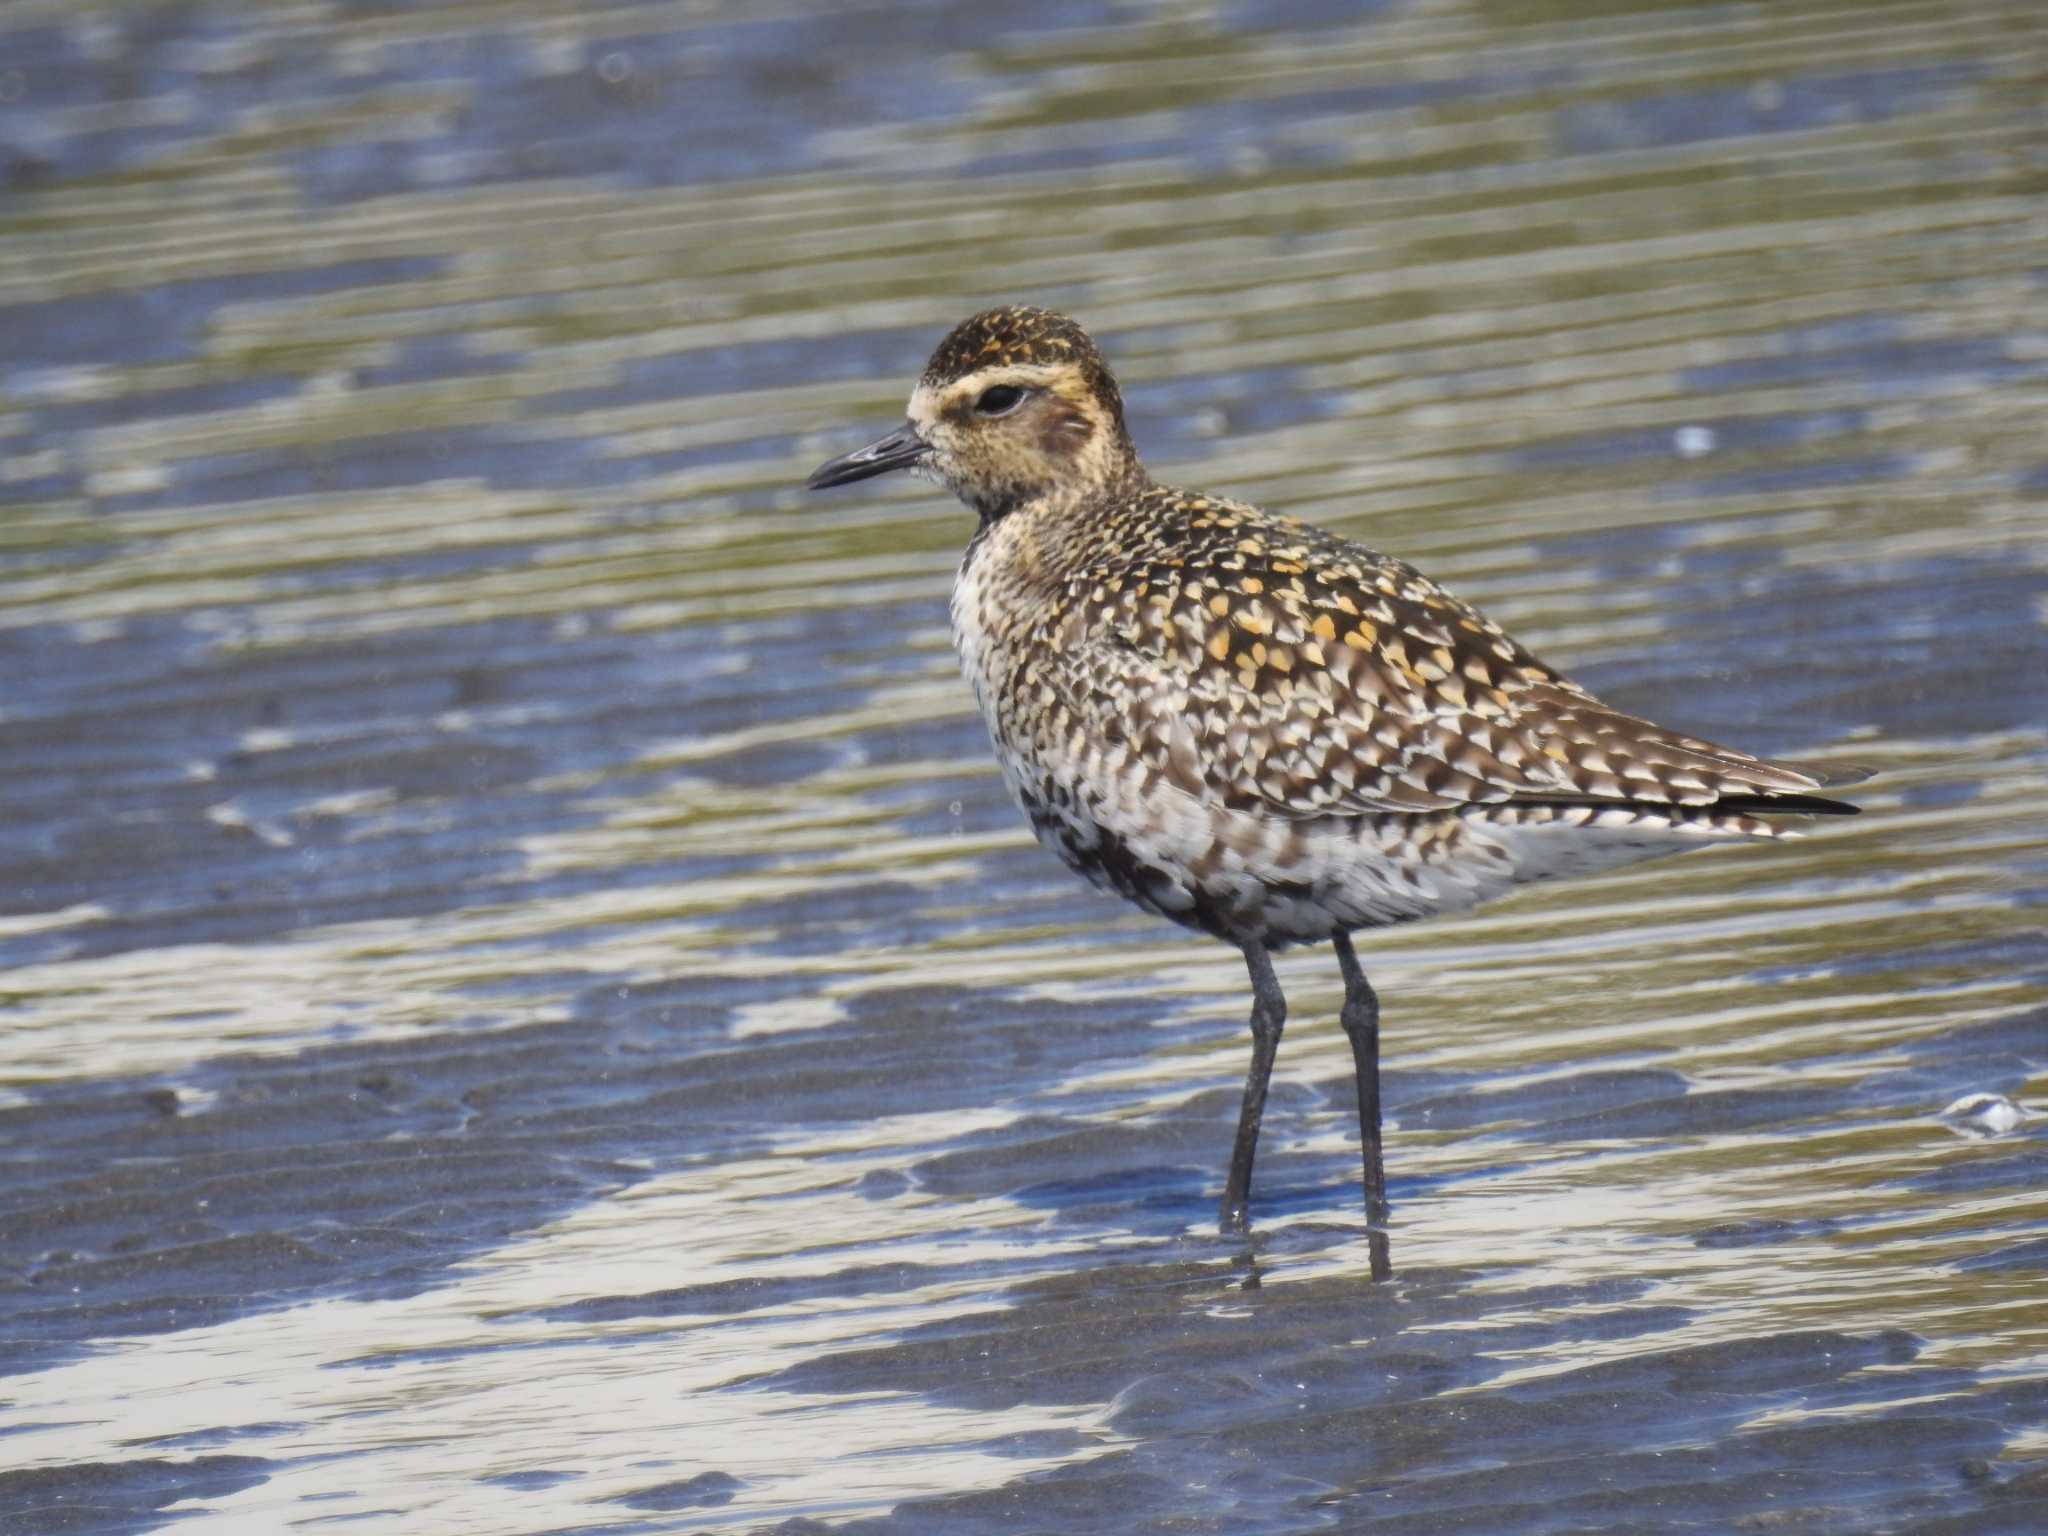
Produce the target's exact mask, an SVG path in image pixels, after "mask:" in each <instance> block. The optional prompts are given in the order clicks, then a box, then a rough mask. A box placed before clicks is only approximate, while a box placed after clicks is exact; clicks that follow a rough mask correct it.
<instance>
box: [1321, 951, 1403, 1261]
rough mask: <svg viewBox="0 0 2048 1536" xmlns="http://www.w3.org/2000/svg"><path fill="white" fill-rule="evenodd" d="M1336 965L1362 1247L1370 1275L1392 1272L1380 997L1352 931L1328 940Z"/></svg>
mask: <svg viewBox="0 0 2048 1536" xmlns="http://www.w3.org/2000/svg"><path fill="white" fill-rule="evenodd" d="M1330 942H1331V944H1332V945H1333V946H1335V948H1336V951H1337V968H1338V969H1339V970H1340V971H1342V972H1343V973H1344V1012H1343V1014H1342V1015H1341V1017H1342V1019H1343V1022H1344V1033H1345V1034H1346V1035H1347V1036H1349V1037H1350V1040H1351V1062H1352V1067H1353V1069H1354V1070H1355V1071H1356V1072H1357V1074H1358V1142H1359V1152H1360V1155H1361V1156H1362V1157H1363V1159H1364V1162H1365V1180H1364V1182H1365V1224H1366V1230H1367V1238H1366V1247H1367V1248H1368V1250H1369V1251H1370V1259H1371V1263H1372V1277H1373V1279H1375V1280H1384V1279H1386V1278H1387V1276H1388V1275H1390V1274H1392V1273H1393V1261H1392V1258H1391V1256H1390V1255H1389V1253H1388V1247H1387V1215H1388V1211H1387V1170H1386V1162H1385V1160H1384V1158H1383V1156H1382V1154H1381V1152H1380V1000H1379V998H1378V997H1376V996H1375V995H1374V994H1373V990H1372V983H1371V982H1369V981H1367V980H1366V979H1365V972H1364V970H1363V969H1361V968H1360V966H1359V964H1358V956H1357V955H1356V954H1354V953H1353V952H1352V949H1351V935H1350V934H1348V933H1340V934H1337V935H1336V936H1335V937H1334V938H1332V939H1331V941H1330Z"/></svg>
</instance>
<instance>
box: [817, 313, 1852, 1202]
mask: <svg viewBox="0 0 2048 1536" xmlns="http://www.w3.org/2000/svg"><path fill="white" fill-rule="evenodd" d="M1013 397H1015V399H1014V401H1013ZM881 450H886V452H884V453H882V455H881V457H883V458H887V459H888V460H889V462H888V463H887V464H881V467H898V466H908V467H912V468H914V469H916V470H917V471H918V472H920V473H923V474H926V475H928V476H930V477H932V478H936V479H938V480H940V481H942V482H943V483H945V484H947V485H948V486H950V487H951V488H952V489H953V490H954V491H955V492H956V493H957V494H958V495H959V496H960V497H961V499H962V500H964V501H966V502H967V503H968V505H969V506H971V507H973V508H975V510H976V511H978V512H979V513H980V517H981V523H980V527H979V528H978V529H977V531H976V532H975V534H974V537H973V539H972V541H971V542H970V544H969V546H968V549H967V554H966V557H965V559H964V560H963V562H962V564H961V569H960V577H959V581H958V584H957V585H956V587H955V590H954V594H953V604H952V616H953V633H954V638H955V641H956V643H957V645H958V648H959V652H960V657H961V662H962V666H963V668H964V670H965V672H966V674H967V678H968V681H969V682H970V683H971V684H972V685H973V688H974V692H975V696H976V699H977V700H978V701H979V703H980V706H981V712H982V714H983V716H984V718H985V719H986V720H987V721H988V725H989V731H990V734H991V736H992V738H993V741H994V744H995V749H996V755H997V758H998V760H999V761H1000V763H1001V765H1002V769H1003V774H1004V777H1005V779H1006V780H1007V781H1008V783H1009V786H1010V789H1011V791H1012V793H1013V794H1014V795H1015V796H1016V798H1017V800H1018V802H1019V803H1020V804H1021V805H1022V806H1023V808H1024V811H1025V813H1026V814H1027V815H1028V816H1029V817H1030V819H1031V824H1032V826H1033V828H1034V830H1035V831H1036V832H1037V835H1038V837H1039V839H1040V840H1041V841H1042V842H1044V843H1045V844H1046V845H1047V846H1048V847H1050V848H1051V849H1052V850H1053V851H1054V852H1056V853H1058V854H1059V856H1060V857H1061V858H1062V859H1064V860H1065V861H1066V862H1067V863H1068V864H1069V865H1071V866H1072V867H1073V868H1075V869H1076V870H1078V871H1080V872H1081V873H1082V874H1084V875H1086V876H1088V877H1089V878H1090V879H1091V880H1094V881H1095V882H1097V883H1098V884H1100V885H1103V886H1106V887H1108V888H1110V889H1112V890H1115V891H1117V892H1119V893H1120V894H1122V895H1124V896H1126V897H1128V898H1130V899H1131V900H1132V901H1135V902H1136V903H1138V904H1139V905H1140V906H1142V907H1144V908H1145V909H1147V910H1148V911H1152V912H1156V913H1158V914H1160V915H1161V916H1164V917H1168V918H1171V919H1173V920H1175V921H1177V922H1181V923H1184V924H1187V925H1188V926H1190V927H1194V928H1197V929H1200V930H1202V931H1204V932H1207V933H1210V934H1213V935H1215V936H1216V937H1218V938H1221V939H1225V940H1227V941H1229V942H1231V943H1234V944H1236V945H1238V946H1240V947H1241V948H1243V949H1245V951H1246V955H1247V959H1248V961H1249V962H1250V963H1251V965H1252V967H1253V980H1254V985H1255V988H1256V987H1258V986H1259V985H1260V983H1261V971H1260V967H1261V965H1262V964H1263V961H1262V959H1261V958H1260V957H1261V956H1262V955H1263V953H1264V952H1265V951H1267V950H1270V949H1273V948H1276V947H1279V946H1282V945H1286V944H1290V943H1297V942H1303V941H1314V940H1322V939H1334V940H1336V941H1337V942H1338V944H1339V957H1340V960H1344V961H1345V962H1346V970H1347V983H1349V981H1350V979H1351V972H1352V970H1353V969H1354V968H1355V962H1352V961H1350V960H1349V955H1350V951H1349V946H1348V944H1347V943H1346V942H1345V941H1344V938H1343V936H1344V935H1346V934H1348V933H1350V932H1353V931H1355V930H1358V929H1363V928H1371V927H1378V926H1382V925H1385V924H1388V923H1396V922H1402V921H1407V920H1410V919H1414V918H1421V917H1428V916H1432V915H1435V914H1438V913H1443V912H1452V911H1460V910H1464V909H1467V908H1469V907H1471V906H1473V905H1474V904H1476V903H1478V902H1481V901H1485V900H1488V899H1490V898H1493V897H1496V896H1500V895H1503V894H1505V893H1507V892H1508V891H1510V890H1513V889H1514V888H1516V887H1517V886H1520V885H1525V884H1528V883H1531V882H1533V881H1538V880H1545V879H1550V878H1553V877H1556V876H1560V875H1566V874H1577V873H1585V872H1589V871H1594V870H1600V869H1607V868H1612V867H1615V866H1617V865H1620V864H1624V863H1628V862H1631V861H1634V860H1637V859H1642V858H1646V857H1650V856H1653V855H1655V854H1658V853H1662V852H1666V851H1671V850H1675V849H1679V848H1683V847H1689V846H1698V845H1700V844H1702V843H1706V842H1712V841H1720V840H1742V839H1749V838H1756V837H1768V836H1772V835H1776V833H1777V828H1776V826H1775V825H1774V823H1772V822H1770V821H1768V820H1766V819H1765V817H1766V816H1767V815H1768V814H1769V813H1771V812H1838V811H1848V810H1851V809H1853V808H1852V807H1849V806H1846V805H1843V804H1841V803H1840V802H1837V801H1832V800H1826V799H1822V798H1820V797H1818V796H1816V795H1815V794H1814V793H1813V791H1815V790H1817V789H1819V788H1821V787H1822V785H1823V782H1824V780H1823V778H1822V776H1821V775H1820V774H1818V773H1816V772H1814V771H1811V770H1809V769H1807V768H1805V767H1803V766H1800V765H1795V764H1786V763H1775V764H1774V763H1767V762H1763V761H1761V760H1759V759H1757V758H1755V757H1753V756H1750V755H1749V754H1747V753H1744V752H1739V751H1735V750H1733V749H1731V748H1727V747H1722V746H1718V745H1715V744H1714V743H1712V742H1708V741H1704V740H1701V739H1699V738H1697V737H1694V736H1689V735H1686V734H1684V733H1682V732H1676V731H1669V730H1665V729H1663V728H1662V727H1659V726H1656V725H1653V724H1651V723H1650V722H1649V721H1646V720H1641V719H1638V718H1636V717H1634V716H1632V715H1628V714H1626V713H1623V712H1621V711H1619V710H1615V709H1613V708H1610V707H1609V706H1607V705H1605V704H1602V703H1601V702H1600V701H1599V700H1597V699H1596V698H1594V697H1593V696H1592V695H1591V694H1590V693H1588V692H1587V691H1586V690H1585V689H1583V688H1581V687H1580V686H1578V685H1577V684H1576V683H1573V682H1572V681H1570V680H1569V679H1568V678H1566V677H1564V676H1563V675H1562V674H1560V673H1559V672H1557V671H1556V670H1554V669H1553V668H1551V667H1549V666H1546V665H1545V664H1544V663H1543V662H1542V661H1540V660H1538V659H1537V658H1536V657H1535V656H1534V655H1532V654H1531V653H1530V652H1529V651H1528V650H1527V649H1526V648H1525V647H1524V646H1522V645H1521V644H1520V643H1519V642H1518V641H1516V640H1515V639H1514V638H1513V637H1511V636H1510V635H1508V634H1506V633H1505V632H1504V631H1503V630H1502V629H1501V628H1500V626H1499V625H1497V624H1495V623H1493V622H1492V621H1491V620H1489V619H1488V618H1486V616H1485V615H1483V614H1482V613H1480V612H1479V611H1478V610H1477V609H1475V608H1473V607H1471V606H1470V605H1468V604H1466V603H1464V602H1461V601H1460V600H1459V599H1457V598H1455V597H1453V596H1451V595H1450V594H1449V593H1448V592H1446V591H1444V590H1443V589H1442V588H1441V587H1439V586H1438V585H1436V583H1434V582H1433V581H1431V580H1429V578H1427V577H1426V576H1423V575H1421V574H1420V573H1419V572H1417V571H1415V570H1414V569H1413V568H1412V567H1410V566H1408V565H1405V564H1403V563H1402V562H1401V561H1399V560H1397V559H1394V558H1393V557H1391V556H1388V555H1383V554H1379V553H1377V552H1375V551H1373V550H1369V549H1366V548H1363V547H1361V546H1360V545H1357V544H1355V543H1352V542H1350V541H1349V540H1346V539H1343V538H1339V537H1338V536H1337V535H1335V534H1332V533H1328V532H1325V531H1324V530H1322V529H1319V528H1315V527H1312V526H1309V525H1307V524H1304V523H1302V522H1299V521H1297V520H1296V519H1293V518H1288V517H1282V516H1276V515H1275V514H1272V513H1269V512H1265V511H1262V510H1260V509H1258V508H1256V507H1252V506H1248V505H1245V504H1243V503H1241V502H1235V501H1229V500H1225V499H1222V498H1218V497H1213V496H1207V495H1202V494H1198V493H1194V492H1189V491H1182V490H1176V489H1173V488H1171V487H1168V486H1162V485H1157V484H1155V483H1153V482H1152V480H1151V478H1150V477H1149V476H1148V475H1147V474H1146V473H1145V471H1144V469H1143V467H1142V466H1141V464H1140V463H1139V460H1138V457H1137V454H1136V451H1135V450H1134V449H1133V447H1132V446H1131V442H1130V438H1129V435H1128V433H1127V431H1126V429H1125V425H1124V417H1123V403H1122V398H1121V396H1120V394H1119V393H1118V391H1117V387H1116V384H1115V381H1114V379H1113V378H1112V376H1111V375H1110V372H1109V370H1108V368H1107V366H1106V365H1105V364H1104V363H1103V361H1102V358H1101V356H1100V355H1099V353H1098V352H1097V350H1096V348H1095V346H1094V344H1093V343H1092V342H1091V341H1090V340H1089V339H1088V337H1087V335H1086V334H1085V333H1084V332H1083V331H1082V330H1081V329H1080V327H1079V326H1077V325H1075V324H1074V323H1073V322H1072V321H1071V320H1068V319H1066V318H1065V317H1063V316H1059V315H1054V314H1051V313H1050V312H1048V311H1044V310H1038V309H1030V308H1022V307H1012V308H1006V309H999V310H992V311H989V312H988V313H986V314H982V315H977V316H975V317H974V318H973V319H971V320H968V321H967V322H965V323H964V324H962V325H961V326H959V327H958V328H957V329H955V330H954V331H953V332H952V334H950V335H949V336H947V338H946V339H945V340H944V341H943V342H942V343H941V344H940V345H939V348H938V350H937V351H936V352H935V353H934V354H933V356H932V360H931V363H930V365H929V366H928V367H927V368H926V370H925V372H924V374H923V376H922V378H921V379H920V380H919V381H918V385H917V388H916V390H915V392H914V393H913V395H912V397H911V405H910V420H909V423H908V424H907V425H906V427H905V428H904V429H902V431H901V432H899V433H897V434H892V436H891V438H888V439H884V441H883V442H882V443H880V444H877V445H875V447H874V449H870V450H862V454H861V455H849V456H848V457H847V458H846V459H843V460H837V461H834V463H833V464H831V465H827V466H825V468H824V469H821V470H820V471H819V473H818V475H817V476H815V477H814V479H813V483H814V484H835V483H839V481H840V480H843V479H849V478H858V477H860V476H861V475H865V474H869V473H874V472H876V465H877V464H880V459H878V458H877V457H875V455H876V454H877V452H878V451H881ZM863 455H866V456H867V457H865V458H864V457H863ZM1266 975H1267V977H1268V978H1270V967H1267V970H1266ZM1356 982H1357V986H1356V988H1350V989H1349V990H1350V991H1351V992H1352V995H1353V997H1354V1001H1356V1000H1358V999H1359V998H1360V997H1361V996H1362V998H1364V999H1370V998H1371V992H1370V988H1368V987H1366V986H1365V983H1364V978H1363V975H1362V973H1361V974H1359V975H1358V976H1357V978H1356ZM1361 989H1362V992H1361ZM1272 991H1273V995H1274V996H1275V997H1277V985H1276V986H1274V987H1273V989H1272ZM1362 1006H1363V1005H1362V1003H1361V1007H1362ZM1376 1017H1377V1014H1376V1004H1375V1005H1374V1018H1375V1020H1376ZM1258 1027H1259V1026H1258V1017H1257V1015H1256V1014H1255V1017H1254V1028H1255V1032H1256V1030H1257V1029H1258ZM1348 1027H1351V1026H1350V1020H1349V1016H1348V1015H1347V1028H1348ZM1375 1028H1376V1024H1375ZM1272 1033H1273V1037H1274V1039H1276V1040H1277V1035H1278V1025H1277V1023H1275V1024H1274V1025H1273V1026H1272ZM1374 1040H1375V1045H1374V1050H1375V1058H1374V1059H1375V1062H1376V1049H1377V1047H1376V1035H1375V1036H1374ZM1354 1043H1357V1037H1356V1036H1354ZM1362 1062H1363V1057H1361V1063H1362ZM1376 1070H1377V1069H1376V1066H1375V1068H1374V1071H1375V1073H1376ZM1256 1075H1257V1072H1256V1062H1255V1076H1256ZM1361 1081H1362V1082H1363V1079H1361ZM1375 1082H1376V1077H1375ZM1263 1092H1264V1089H1263V1083H1261V1084H1260V1085H1259V1093H1258V1098H1259V1100H1260V1101H1261V1102H1262V1101H1263ZM1254 1109H1255V1106H1254V1104H1253V1098H1252V1094H1251V1092H1250V1089H1249V1088H1248V1090H1247V1117H1248V1119H1249V1120H1250V1122H1251V1135H1252V1137H1253V1138H1255V1137H1256V1131H1257V1126H1256V1118H1257V1117H1256V1114H1255V1113H1254ZM1375 1120H1376V1114H1375ZM1240 1157H1241V1160H1242V1162H1243V1165H1244V1166H1243V1169H1242V1172H1243V1175H1244V1178H1245V1179H1246V1180H1248V1178H1249V1164H1250V1155H1249V1151H1248V1150H1246V1149H1244V1147H1243V1132H1242V1129H1241V1151H1240ZM1238 1172H1239V1170H1238V1169H1237V1168H1236V1167H1235V1165H1234V1167H1233V1184H1235V1183H1237V1182H1238V1181H1237V1178H1236V1175H1237V1173H1238ZM1371 1176H1372V1159H1371V1157H1370V1156H1369V1158H1368V1183H1369V1184H1370V1181H1371ZM1238 1193H1239V1194H1240V1196H1241V1195H1242V1191H1241V1190H1240V1191H1238ZM1228 1216H1229V1211H1228V1199H1226V1219H1228Z"/></svg>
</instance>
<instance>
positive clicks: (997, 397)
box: [974, 384, 1024, 416]
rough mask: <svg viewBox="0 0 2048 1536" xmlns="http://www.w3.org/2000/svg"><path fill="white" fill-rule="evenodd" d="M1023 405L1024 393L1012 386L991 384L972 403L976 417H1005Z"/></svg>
mask: <svg viewBox="0 0 2048 1536" xmlns="http://www.w3.org/2000/svg"><path fill="white" fill-rule="evenodd" d="M1023 403H1024V391H1023V390H1021V389H1019V388H1018V387H1017V386H1016V385H1014V384H991V385H989V387H988V388H987V389H984V390H983V391H982V392H981V398H979V399H978V400H976V401H975V402H974V414H975V415H977V416H1007V415H1009V414H1010V412H1012V411H1014V410H1015V409H1017V407H1018V406H1020V405H1022V404H1023Z"/></svg>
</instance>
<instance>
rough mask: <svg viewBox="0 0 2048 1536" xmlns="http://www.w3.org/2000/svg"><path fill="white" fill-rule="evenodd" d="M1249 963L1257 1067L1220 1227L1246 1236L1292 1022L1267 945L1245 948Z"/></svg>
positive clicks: (1240, 1116)
mask: <svg viewBox="0 0 2048 1536" xmlns="http://www.w3.org/2000/svg"><path fill="white" fill-rule="evenodd" d="M1244 963H1245V969H1247V970H1249V971H1250V972H1251V973H1252V1064H1251V1070H1249V1071H1248V1072H1246V1073H1245V1075H1244V1107H1243V1108H1241V1109H1240V1110H1238V1112H1237V1142H1236V1144H1235V1145H1234V1146H1233V1147H1232V1148H1231V1151H1230V1178H1229V1180H1228V1182H1226V1183H1225V1184H1224V1186H1223V1206H1222V1209H1220V1210H1219V1211H1218V1212H1217V1213H1216V1224H1217V1226H1219V1227H1221V1228H1222V1229H1223V1230H1224V1231H1225V1232H1242V1231H1244V1230H1245V1228H1246V1227H1248V1226H1249V1225H1250V1224H1251V1202H1252V1158H1253V1156H1254V1155H1255V1154H1256V1153H1257V1152H1258V1150H1259V1122H1260V1121H1262V1120H1264V1119H1265V1117H1266V1084H1267V1083H1268V1082H1269V1081H1270V1080H1271V1079H1272V1076H1273V1057H1274V1056H1275V1055H1276V1054H1277V1053H1278V1052H1279V1049H1280V1031H1281V1029H1282V1028H1283V1027H1284V1026H1285V1025H1286V1023H1287V999H1286V998H1285V997H1284V996H1283V995H1282V994H1281V991H1280V978H1279V977H1278V976H1275V975H1274V974H1273V957H1272V956H1271V955H1269V954H1267V953H1266V946H1265V945H1263V944H1258V943H1252V944H1247V945H1245V947H1244Z"/></svg>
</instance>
